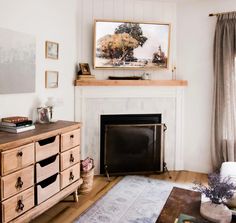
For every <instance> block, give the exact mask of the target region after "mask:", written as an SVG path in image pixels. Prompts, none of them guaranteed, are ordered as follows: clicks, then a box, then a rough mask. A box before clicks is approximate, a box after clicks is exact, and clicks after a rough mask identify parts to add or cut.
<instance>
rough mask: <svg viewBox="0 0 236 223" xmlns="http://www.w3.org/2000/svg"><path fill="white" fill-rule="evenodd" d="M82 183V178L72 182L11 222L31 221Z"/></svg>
mask: <svg viewBox="0 0 236 223" xmlns="http://www.w3.org/2000/svg"><path fill="white" fill-rule="evenodd" d="M81 184H82V180H81V179H79V180H78V181H76V182H74V183H72V184H71V185H69V186H68V187H67V188H65V189H64V190H62V191H61V192H60V193H57V194H55V195H54V196H53V197H51V198H49V199H48V200H47V202H43V203H41V204H40V205H38V206H36V207H34V208H33V209H31V210H30V211H28V212H26V213H25V214H24V215H22V216H20V217H18V218H16V219H14V220H12V222H11V223H22V222H29V221H30V220H32V219H33V218H35V217H37V216H38V215H40V214H42V213H43V212H45V211H46V210H47V209H49V208H50V207H52V206H53V205H55V204H57V203H58V202H59V201H60V200H61V199H63V198H65V197H67V196H69V195H70V194H71V191H76V189H77V188H78V187H79V186H80V185H81Z"/></svg>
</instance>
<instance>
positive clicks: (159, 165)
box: [100, 114, 165, 175]
mask: <svg viewBox="0 0 236 223" xmlns="http://www.w3.org/2000/svg"><path fill="white" fill-rule="evenodd" d="M164 131H165V125H164V124H162V121H161V114H129V115H101V135H100V137H101V138H100V143H101V144H100V173H101V174H104V173H109V174H111V175H120V174H129V173H135V174H137V173H145V172H150V171H151V172H154V171H157V172H162V171H163V163H164Z"/></svg>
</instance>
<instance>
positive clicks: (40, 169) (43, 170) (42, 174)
mask: <svg viewBox="0 0 236 223" xmlns="http://www.w3.org/2000/svg"><path fill="white" fill-rule="evenodd" d="M35 172H36V182H37V183H38V182H40V181H42V180H45V179H46V178H48V177H50V176H52V175H54V174H56V173H58V172H59V155H57V156H56V158H55V160H54V161H53V162H52V163H49V164H48V165H46V166H41V165H40V163H36V165H35Z"/></svg>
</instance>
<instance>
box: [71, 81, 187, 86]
mask: <svg viewBox="0 0 236 223" xmlns="http://www.w3.org/2000/svg"><path fill="white" fill-rule="evenodd" d="M187 85H188V82H187V81H186V80H88V81H87V80H75V86H187Z"/></svg>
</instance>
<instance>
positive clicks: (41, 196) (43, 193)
mask: <svg viewBox="0 0 236 223" xmlns="http://www.w3.org/2000/svg"><path fill="white" fill-rule="evenodd" d="M59 191H60V175H59V174H58V175H57V178H56V180H55V181H54V182H52V183H51V184H49V185H48V186H46V187H44V188H43V187H41V185H40V184H39V185H37V200H38V202H37V204H40V203H42V202H43V201H45V200H47V199H48V198H49V197H51V196H52V195H54V194H56V193H57V192H59Z"/></svg>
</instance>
